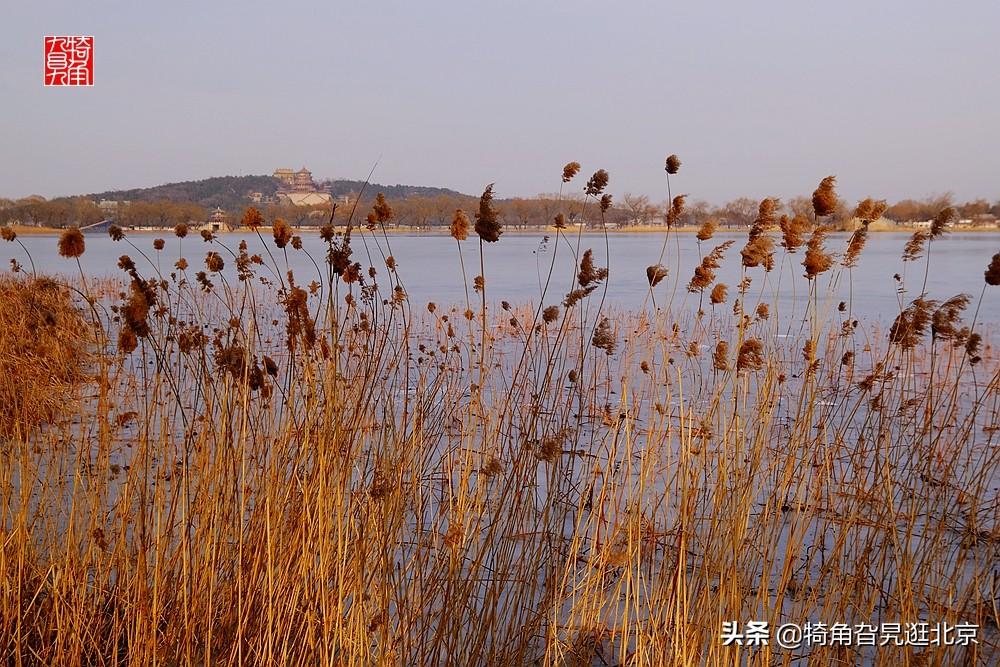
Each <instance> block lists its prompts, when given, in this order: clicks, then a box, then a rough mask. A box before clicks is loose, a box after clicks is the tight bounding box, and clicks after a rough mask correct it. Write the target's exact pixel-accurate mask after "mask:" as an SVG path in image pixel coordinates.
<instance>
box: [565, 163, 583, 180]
mask: <svg viewBox="0 0 1000 667" xmlns="http://www.w3.org/2000/svg"><path fill="white" fill-rule="evenodd" d="M579 173H580V163H579V162H567V163H566V166H565V167H563V173H562V182H563V183H569V182H570V181H572V180H573V179H574V178H575V177H576V175H577V174H579Z"/></svg>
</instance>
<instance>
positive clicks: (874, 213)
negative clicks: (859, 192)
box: [854, 197, 888, 222]
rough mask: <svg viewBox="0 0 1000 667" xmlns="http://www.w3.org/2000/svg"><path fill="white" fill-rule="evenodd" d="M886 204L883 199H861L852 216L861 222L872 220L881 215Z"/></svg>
mask: <svg viewBox="0 0 1000 667" xmlns="http://www.w3.org/2000/svg"><path fill="white" fill-rule="evenodd" d="M887 207H888V205H887V204H886V201H885V200H884V199H878V200H875V199H872V198H871V197H868V198H867V199H862V200H861V201H859V202H858V206H857V208H855V209H854V217H855V218H857V219H859V220H861V221H862V222H873V221H875V220H878V219H879V218H881V217H882V215H883V214H884V213H885V210H886V208H887Z"/></svg>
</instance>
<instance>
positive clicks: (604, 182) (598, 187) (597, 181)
mask: <svg viewBox="0 0 1000 667" xmlns="http://www.w3.org/2000/svg"><path fill="white" fill-rule="evenodd" d="M609 180H610V179H609V177H608V172H606V171H605V170H603V169H598V170H597V171H595V172H594V175H593V176H591V177H590V180H588V181H587V186H586V187H585V188H584V192H586V193H587V194H588V195H590V196H591V197H597V196H598V195H600V194H601V193H602V192H604V188H606V187H608V181H609Z"/></svg>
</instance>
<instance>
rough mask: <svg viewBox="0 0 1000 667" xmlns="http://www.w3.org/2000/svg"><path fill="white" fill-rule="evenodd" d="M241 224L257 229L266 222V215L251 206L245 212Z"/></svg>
mask: <svg viewBox="0 0 1000 667" xmlns="http://www.w3.org/2000/svg"><path fill="white" fill-rule="evenodd" d="M240 224H241V225H243V226H244V227H249V228H250V229H257V228H258V227H260V226H261V225H263V224H264V216H263V215H261V212H260V211H258V210H257V209H256V208H254V207H253V206H251V207H250V208H248V209H247V210H246V211H245V212H244V213H243V219H242V220H240Z"/></svg>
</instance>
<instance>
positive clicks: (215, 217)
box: [198, 206, 233, 232]
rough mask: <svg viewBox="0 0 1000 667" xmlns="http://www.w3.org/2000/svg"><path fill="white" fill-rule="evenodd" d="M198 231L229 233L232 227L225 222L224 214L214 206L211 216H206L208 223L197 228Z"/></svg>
mask: <svg viewBox="0 0 1000 667" xmlns="http://www.w3.org/2000/svg"><path fill="white" fill-rule="evenodd" d="M198 230H199V231H209V232H231V231H233V227H232V225H230V224H229V222H228V221H227V220H226V212H225V211H223V210H222V209H221V208H220V207H218V206H216V207H215V210H214V211H212V214H211V215H209V216H208V222H206V223H205V224H203V225H200V226H199V227H198Z"/></svg>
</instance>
